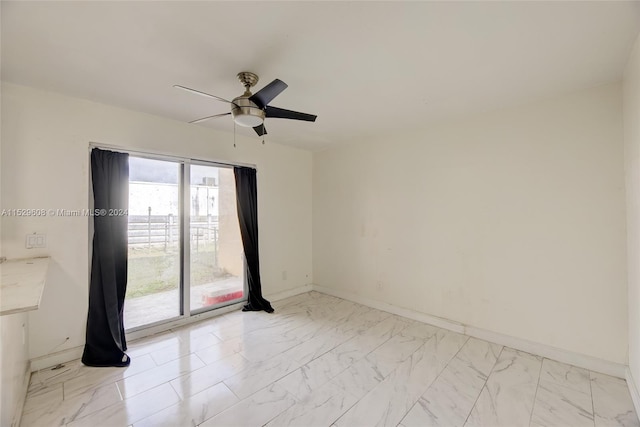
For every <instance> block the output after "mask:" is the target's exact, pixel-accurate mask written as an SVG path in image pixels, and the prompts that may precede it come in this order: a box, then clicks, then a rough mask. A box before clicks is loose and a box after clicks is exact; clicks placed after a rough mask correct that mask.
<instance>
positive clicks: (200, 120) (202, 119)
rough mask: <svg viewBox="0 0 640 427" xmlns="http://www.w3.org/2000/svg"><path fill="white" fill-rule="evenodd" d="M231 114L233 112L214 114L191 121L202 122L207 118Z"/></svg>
mask: <svg viewBox="0 0 640 427" xmlns="http://www.w3.org/2000/svg"><path fill="white" fill-rule="evenodd" d="M229 114H231V113H222V114H214V115H213V116H207V117H203V118H201V119H196V120H192V121H190V122H189V123H200V122H204V121H205V120H209V119H214V118H216V117H222V116H228V115H229Z"/></svg>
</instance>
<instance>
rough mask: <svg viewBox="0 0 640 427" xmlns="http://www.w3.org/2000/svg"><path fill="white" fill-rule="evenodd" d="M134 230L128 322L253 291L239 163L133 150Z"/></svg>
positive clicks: (181, 312) (189, 311) (155, 319)
mask: <svg viewBox="0 0 640 427" xmlns="http://www.w3.org/2000/svg"><path fill="white" fill-rule="evenodd" d="M187 183H188V184H187ZM128 234H129V267H128V284H127V294H126V300H125V319H124V321H125V328H126V329H127V330H133V329H140V328H144V327H147V326H150V325H155V324H158V323H162V322H166V321H170V320H176V319H179V318H181V317H189V316H191V315H193V314H198V313H201V312H203V311H207V310H211V309H214V308H217V307H221V306H224V305H228V304H231V303H236V302H240V301H243V300H245V299H246V290H245V277H244V271H245V268H244V253H243V250H242V242H241V239H240V230H239V225H238V216H237V211H236V194H235V181H234V176H233V169H232V168H230V167H228V166H223V165H217V164H213V163H204V162H198V163H194V162H192V161H190V160H174V159H154V158H146V157H137V156H135V155H131V156H130V157H129V232H128Z"/></svg>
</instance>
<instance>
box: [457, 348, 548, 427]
mask: <svg viewBox="0 0 640 427" xmlns="http://www.w3.org/2000/svg"><path fill="white" fill-rule="evenodd" d="M541 367H542V358H541V357H537V356H534V355H531V354H528V353H523V352H519V351H516V350H512V349H510V348H505V349H503V350H502V353H501V354H500V358H499V359H498V362H497V363H496V365H495V366H494V368H493V371H492V372H491V375H489V378H488V379H487V383H486V384H485V386H484V388H483V389H482V392H481V393H480V396H479V397H478V401H477V402H476V404H475V406H474V407H473V409H472V411H471V414H470V415H469V419H468V420H467V423H466V424H465V425H468V426H487V425H491V426H520V425H528V424H529V422H530V421H531V411H532V409H533V403H534V399H535V394H536V388H537V386H538V377H539V375H540V368H541Z"/></svg>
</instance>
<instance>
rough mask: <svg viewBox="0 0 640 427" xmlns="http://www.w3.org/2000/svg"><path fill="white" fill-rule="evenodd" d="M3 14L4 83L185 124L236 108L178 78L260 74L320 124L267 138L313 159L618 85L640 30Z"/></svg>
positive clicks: (589, 13) (309, 17)
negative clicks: (457, 119)
mask: <svg viewBox="0 0 640 427" xmlns="http://www.w3.org/2000/svg"><path fill="white" fill-rule="evenodd" d="M1 8H2V9H1V13H2V28H1V37H2V39H1V41H2V57H1V60H2V62H1V73H2V79H3V80H4V81H9V82H14V83H19V84H24V85H29V86H34V87H39V88H43V89H46V90H52V91H57V92H62V93H66V94H69V95H72V96H76V97H80V98H86V99H90V100H94V101H98V102H103V103H107V104H112V105H116V106H121V107H125V108H128V109H132V110H137V111H143V112H148V113H151V114H157V115H160V116H165V117H169V118H173V119H176V120H180V121H189V120H193V119H196V118H200V117H203V116H207V115H211V114H216V113H223V112H226V111H228V106H227V104H224V103H221V102H217V101H215V100H210V99H207V98H204V97H200V96H197V95H193V94H190V93H187V92H183V91H180V90H178V89H175V88H173V87H172V85H174V84H182V85H185V86H190V87H193V88H196V89H199V90H202V91H205V92H209V93H212V94H215V95H218V96H221V97H223V98H227V99H232V98H233V97H235V96H237V95H240V94H241V93H242V91H243V88H242V86H241V85H240V83H239V82H238V80H237V79H236V74H237V73H238V72H239V71H245V70H246V71H253V72H255V73H257V74H258V75H259V76H260V78H261V80H260V82H259V83H258V85H257V86H256V89H260V88H261V87H262V86H263V85H265V84H267V83H268V82H270V81H271V80H273V79H274V78H280V79H281V80H284V81H285V82H286V83H288V84H289V88H288V89H287V90H285V91H284V92H283V93H282V94H281V95H280V96H278V97H277V98H276V99H275V100H274V101H273V102H272V103H271V105H274V106H277V107H281V108H287V109H293V110H297V111H302V112H307V113H312V114H317V115H318V120H317V121H316V123H306V122H297V121H292V120H281V119H267V122H266V126H267V129H268V132H269V135H268V136H267V138H268V139H271V140H272V141H275V142H280V143H283V144H287V145H293V146H297V147H301V148H305V149H311V150H321V149H323V148H325V147H327V146H329V145H331V144H336V143H344V142H349V141H353V140H363V139H367V138H370V137H372V136H376V135H386V134H391V133H393V132H395V131H397V130H399V129H404V128H408V127H410V128H414V129H420V128H424V127H425V126H428V125H429V123H432V122H434V121H436V120H440V119H444V118H451V117H454V116H457V115H464V114H469V113H474V112H478V111H484V110H491V109H496V108H501V107H505V106H509V105H515V104H520V103H523V102H527V101H530V100H534V99H538V98H542V97H547V96H552V95H554V94H557V93H562V92H569V91H573V90H579V89H582V88H586V87H590V86H595V85H598V84H603V83H608V82H612V81H616V80H619V79H620V78H621V73H622V70H623V67H624V64H625V61H626V59H627V57H628V54H629V52H630V50H631V47H632V44H633V41H634V40H635V38H636V37H637V35H638V32H639V31H640V1H634V2H611V1H602V2H581V1H573V2H539V1H534V2H400V1H393V2H375V3H370V2H359V1H356V2H266V1H261V2H202V1H201V2H186V1H176V2H146V1H143V2H56V1H46V2H29V1H20V2H9V1H2V3H1ZM254 92H255V89H254ZM193 126H210V127H212V128H217V129H221V130H226V131H232V130H233V126H232V120H231V118H230V117H224V118H221V119H216V120H210V121H208V122H205V123H203V124H198V125H193ZM240 131H241V132H244V133H246V134H248V135H250V134H252V133H253V131H252V130H251V129H244V128H242V129H241V130H240ZM254 136H255V134H254ZM255 137H256V139H257V138H258V137H257V136H255Z"/></svg>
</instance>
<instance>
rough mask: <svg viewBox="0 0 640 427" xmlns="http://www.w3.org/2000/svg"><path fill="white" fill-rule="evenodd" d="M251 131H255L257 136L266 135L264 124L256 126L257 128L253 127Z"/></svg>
mask: <svg viewBox="0 0 640 427" xmlns="http://www.w3.org/2000/svg"><path fill="white" fill-rule="evenodd" d="M253 130H255V131H256V133H257V134H258V136H262V135H266V134H267V128H265V127H264V124H262V125H258V126H255V127H254V128H253Z"/></svg>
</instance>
